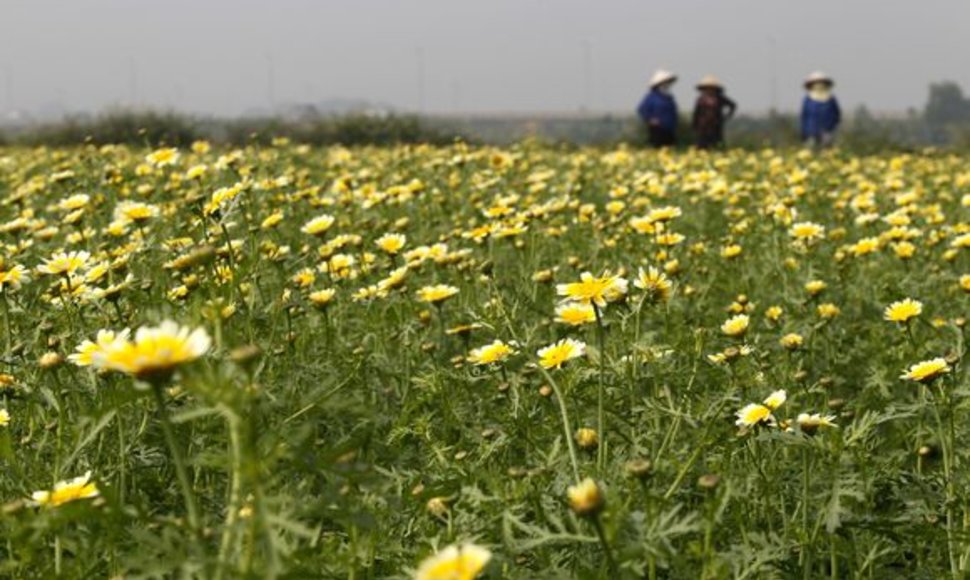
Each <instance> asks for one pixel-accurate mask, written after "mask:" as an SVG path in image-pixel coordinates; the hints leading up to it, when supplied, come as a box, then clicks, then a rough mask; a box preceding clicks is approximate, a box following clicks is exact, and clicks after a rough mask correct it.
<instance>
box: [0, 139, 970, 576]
mask: <svg viewBox="0 0 970 580" xmlns="http://www.w3.org/2000/svg"><path fill="white" fill-rule="evenodd" d="M968 161H970V158H968V157H966V156H958V155H951V154H948V153H944V152H940V151H927V152H924V153H920V154H907V155H897V156H893V155H882V156H865V157H863V156H858V155H851V154H849V153H844V152H839V151H830V152H826V153H823V154H819V155H813V154H810V153H808V152H799V151H797V150H785V151H771V150H762V151H756V152H750V151H726V152H719V153H713V154H706V153H697V152H680V153H665V152H660V153H658V152H644V151H638V150H625V149H619V150H614V151H602V150H595V149H580V150H567V149H556V148H550V147H543V146H540V145H536V144H522V145H516V146H512V147H509V148H506V149H495V148H484V147H481V148H480V147H472V146H465V145H461V144H456V145H453V146H450V147H440V148H438V147H425V146H396V147H384V148H377V147H374V148H354V149H343V148H311V147H307V146H300V145H297V144H294V143H289V142H287V141H285V140H277V141H276V142H274V143H273V144H272V145H271V146H266V147H257V146H252V147H248V148H242V149H235V150H230V149H224V148H221V147H216V146H209V145H208V144H207V143H202V142H199V143H196V144H194V145H193V146H192V147H190V148H189V147H187V148H183V149H165V148H161V149H155V150H152V149H137V148H130V147H125V146H104V147H100V148H98V147H94V146H89V147H78V148H60V149H58V148H36V149H27V148H7V149H0V200H2V202H0V203H2V205H0V244H2V246H0V306H2V307H3V310H2V315H3V327H2V328H3V330H2V332H0V345H2V347H3V350H2V353H3V354H2V357H0V388H2V391H0V397H2V401H0V408H2V409H4V410H5V413H4V412H0V424H2V426H0V466H2V469H0V503H2V505H0V540H2V541H0V575H2V576H3V577H10V578H52V577H55V575H57V574H62V575H63V576H64V577H68V578H142V577H152V578H163V577H164V578H169V577H198V578H355V579H361V578H412V577H415V576H416V577H417V578H419V579H421V580H431V579H435V578H438V579H452V580H462V579H471V578H474V577H477V576H476V575H477V574H479V573H480V575H481V577H489V578H521V579H536V578H614V579H619V578H650V579H653V578H829V577H830V578H940V577H947V576H949V577H953V578H962V577H963V576H964V573H965V572H966V571H967V570H970V493H968V491H967V489H968V487H967V484H968V480H970V469H968V461H970V457H968V454H967V451H966V448H967V445H966V444H967V441H968V437H970V423H968V421H967V416H968V411H970V409H968V402H970V398H968V395H970V390H968V381H967V370H966V368H965V367H964V366H963V364H962V363H963V358H964V356H965V354H966V352H967V346H966V344H965V336H966V329H965V323H966V320H965V318H964V316H966V314H967V312H966V306H967V300H968V298H967V293H968V292H970V263H968V258H967V256H966V255H965V254H966V252H967V250H965V248H967V247H968V246H970V223H968V221H967V217H968V212H970V169H968V168H970V165H968ZM907 299H908V300H907ZM125 329H128V332H127V333H126V332H125ZM75 478H80V479H75ZM435 554H437V556H435ZM422 563H424V565H423V566H422Z"/></svg>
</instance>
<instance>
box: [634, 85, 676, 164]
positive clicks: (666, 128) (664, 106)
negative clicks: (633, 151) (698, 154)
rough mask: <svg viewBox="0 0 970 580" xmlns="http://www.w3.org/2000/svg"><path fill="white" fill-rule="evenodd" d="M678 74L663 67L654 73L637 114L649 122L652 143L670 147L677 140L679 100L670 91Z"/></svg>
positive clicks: (648, 129) (648, 128)
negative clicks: (675, 99) (648, 90)
mask: <svg viewBox="0 0 970 580" xmlns="http://www.w3.org/2000/svg"><path fill="white" fill-rule="evenodd" d="M676 80H677V75H675V74H674V73H672V72H670V71H666V70H663V69H660V70H658V71H657V72H655V73H654V75H653V78H651V79H650V92H649V93H647V95H646V96H645V97H643V100H642V101H640V106H639V107H637V114H638V115H640V118H641V119H643V122H644V123H646V124H647V132H648V133H649V135H650V145H652V146H654V147H668V146H671V145H673V144H675V143H676V142H677V102H676V101H674V96H673V95H672V94H671V93H670V89H671V87H673V85H674V82H675V81H676Z"/></svg>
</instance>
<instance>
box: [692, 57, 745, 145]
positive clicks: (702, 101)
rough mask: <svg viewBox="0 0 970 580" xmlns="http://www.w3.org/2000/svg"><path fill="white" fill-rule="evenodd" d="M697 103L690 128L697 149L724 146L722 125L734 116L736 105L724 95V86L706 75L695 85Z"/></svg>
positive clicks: (714, 78) (715, 78) (713, 77)
mask: <svg viewBox="0 0 970 580" xmlns="http://www.w3.org/2000/svg"><path fill="white" fill-rule="evenodd" d="M697 90H698V91H700V95H698V96H697V102H696V103H695V104H694V116H693V120H692V123H691V126H692V127H693V129H694V135H695V137H696V143H697V147H698V148H699V149H710V148H711V147H720V146H721V145H723V144H724V123H725V122H726V121H727V120H728V119H730V118H731V117H733V116H734V112H735V111H736V110H737V109H738V105H737V103H735V102H734V101H733V100H731V99H729V98H728V97H727V95H725V94H724V86H723V85H721V82H720V81H719V80H717V77H715V76H714V75H707V76H705V77H704V78H702V79H701V81H700V82H699V83H697Z"/></svg>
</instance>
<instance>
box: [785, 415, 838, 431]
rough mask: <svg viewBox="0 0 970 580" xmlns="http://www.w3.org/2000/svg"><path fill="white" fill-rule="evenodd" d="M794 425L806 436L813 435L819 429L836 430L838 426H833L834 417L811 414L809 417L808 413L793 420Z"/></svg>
mask: <svg viewBox="0 0 970 580" xmlns="http://www.w3.org/2000/svg"><path fill="white" fill-rule="evenodd" d="M795 423H796V424H797V425H798V428H799V429H801V431H802V433H805V434H806V435H814V434H815V432H816V431H818V430H819V428H826V429H828V428H837V427H838V425H836V424H835V416H834V415H821V414H819V413H813V414H811V415H809V414H808V413H800V414H799V415H798V417H796V418H795Z"/></svg>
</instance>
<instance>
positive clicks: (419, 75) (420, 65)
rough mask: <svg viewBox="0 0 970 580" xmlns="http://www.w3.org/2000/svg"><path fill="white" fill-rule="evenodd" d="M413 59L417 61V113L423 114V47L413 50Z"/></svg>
mask: <svg viewBox="0 0 970 580" xmlns="http://www.w3.org/2000/svg"><path fill="white" fill-rule="evenodd" d="M414 56H415V59H416V60H417V67H416V71H415V73H416V74H417V85H418V113H421V114H424V91H425V77H424V47H423V46H419V47H417V49H416V50H415V55H414Z"/></svg>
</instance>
